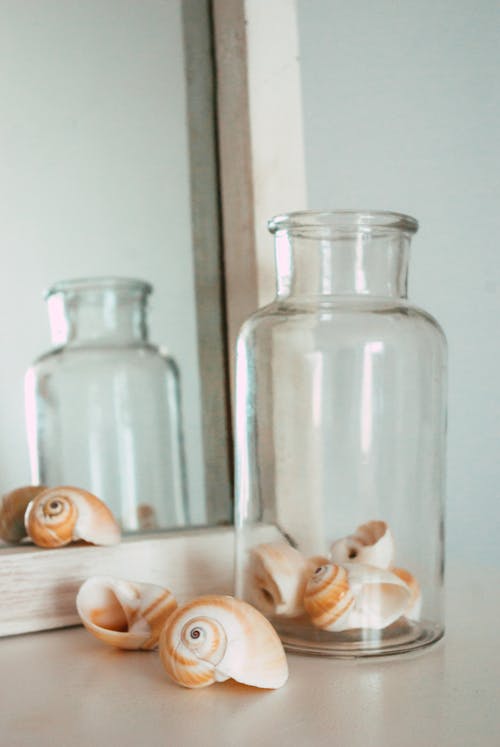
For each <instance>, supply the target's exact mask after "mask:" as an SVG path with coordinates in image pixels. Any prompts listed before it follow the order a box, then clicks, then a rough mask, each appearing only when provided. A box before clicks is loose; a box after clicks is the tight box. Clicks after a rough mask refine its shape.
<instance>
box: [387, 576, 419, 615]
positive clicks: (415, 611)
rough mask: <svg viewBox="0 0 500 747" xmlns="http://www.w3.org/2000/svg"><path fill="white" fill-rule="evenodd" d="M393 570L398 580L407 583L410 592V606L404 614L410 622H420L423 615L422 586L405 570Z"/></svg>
mask: <svg viewBox="0 0 500 747" xmlns="http://www.w3.org/2000/svg"><path fill="white" fill-rule="evenodd" d="M391 570H392V572H393V573H395V574H396V576H397V577H398V578H400V579H401V580H402V581H404V582H405V584H406V585H407V586H408V588H409V590H410V599H409V601H408V606H407V607H406V609H405V610H404V612H403V614H404V615H405V617H407V618H408V619H409V620H420V615H421V613H422V591H421V589H420V584H419V583H418V581H417V579H416V578H415V576H412V574H411V573H410V572H409V571H406V570H405V569H404V568H392V569H391Z"/></svg>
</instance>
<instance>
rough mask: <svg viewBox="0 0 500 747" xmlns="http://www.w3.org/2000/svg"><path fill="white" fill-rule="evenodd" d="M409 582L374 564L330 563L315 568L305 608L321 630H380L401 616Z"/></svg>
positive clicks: (407, 597) (406, 603) (305, 597)
mask: <svg viewBox="0 0 500 747" xmlns="http://www.w3.org/2000/svg"><path fill="white" fill-rule="evenodd" d="M410 597H411V593H410V589H409V588H408V586H407V584H406V583H405V582H404V581H403V580H401V578H399V577H398V576H397V575H395V574H394V573H391V572H390V571H386V570H383V569H380V568H375V567H374V566H367V565H361V564H356V563H351V564H345V565H344V566H339V565H334V564H332V563H327V564H325V565H322V566H319V567H318V568H316V569H315V571H314V573H313V575H312V576H311V578H310V579H309V581H308V582H307V585H306V591H305V596H304V607H305V609H306V612H307V613H308V615H309V616H310V618H311V622H312V623H313V625H315V626H316V627H318V628H321V629H322V630H328V631H333V632H339V631H343V630H349V629H353V628H370V629H372V630H381V629H383V628H386V627H388V626H389V625H391V624H392V623H393V622H395V621H396V620H397V619H398V618H399V617H401V616H402V615H403V614H404V612H405V610H406V608H407V607H408V603H409V601H410Z"/></svg>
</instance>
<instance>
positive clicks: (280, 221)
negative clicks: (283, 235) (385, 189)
mask: <svg viewBox="0 0 500 747" xmlns="http://www.w3.org/2000/svg"><path fill="white" fill-rule="evenodd" d="M267 225H268V228H269V231H270V232H271V233H273V234H274V233H277V232H278V231H288V232H290V233H292V234H295V235H304V234H320V235H321V234H331V233H336V234H337V233H338V234H344V233H345V234H352V233H359V232H367V233H385V232H387V231H392V230H394V231H402V232H404V233H409V234H413V233H416V231H417V230H418V222H417V220H416V219H415V218H412V217H411V216H410V215H405V214H404V213H394V212H390V211H387V210H301V211H297V212H293V213H285V214H283V215H276V216H275V217H274V218H271V220H270V221H269V222H268V224H267Z"/></svg>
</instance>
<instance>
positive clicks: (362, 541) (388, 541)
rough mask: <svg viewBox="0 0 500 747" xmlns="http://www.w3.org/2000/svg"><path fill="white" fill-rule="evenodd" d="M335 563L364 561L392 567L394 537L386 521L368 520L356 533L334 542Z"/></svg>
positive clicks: (331, 549) (332, 547) (377, 565)
mask: <svg viewBox="0 0 500 747" xmlns="http://www.w3.org/2000/svg"><path fill="white" fill-rule="evenodd" d="M330 556H331V559H332V561H333V562H334V563H339V564H343V563H364V564H365V565H373V566H376V567H377V568H385V569H387V568H390V567H391V565H392V563H393V560H394V539H393V536H392V532H391V530H390V529H389V526H388V525H387V523H386V522H385V521H368V522H366V524H361V525H360V526H359V527H358V528H357V529H356V531H355V532H354V534H351V535H349V536H348V537H343V538H342V539H339V540H337V541H336V542H334V543H333V544H332V546H331V548H330Z"/></svg>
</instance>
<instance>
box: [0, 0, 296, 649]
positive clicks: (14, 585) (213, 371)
mask: <svg viewBox="0 0 500 747" xmlns="http://www.w3.org/2000/svg"><path fill="white" fill-rule="evenodd" d="M183 13H184V15H185V29H186V31H185V37H186V50H187V60H186V66H187V75H188V81H189V82H188V85H189V86H191V95H190V96H188V98H189V103H188V105H189V106H192V107H193V111H192V112H191V113H192V115H193V116H192V117H191V116H190V127H191V128H192V131H191V133H190V150H191V152H190V157H191V169H192V171H193V170H194V171H196V170H197V169H199V168H200V164H201V163H202V155H203V149H204V148H206V147H207V142H209V141H210V140H211V139H212V138H216V139H217V143H218V164H217V163H215V162H214V163H213V164H212V166H208V167H207V166H206V165H205V168H209V169H210V168H213V169H214V170H216V171H217V172H218V179H219V185H220V190H219V195H214V194H213V192H211V191H210V190H207V189H204V188H203V184H204V178H203V177H202V178H198V179H197V180H196V181H195V182H194V184H196V185H197V186H195V187H194V188H193V194H192V203H193V241H194V247H195V253H196V262H195V265H196V268H197V277H196V288H197V297H198V301H197V303H198V319H199V321H200V326H201V333H200V351H199V355H200V370H201V371H203V372H204V373H205V377H204V378H203V379H202V390H203V397H202V399H203V402H204V414H203V419H204V423H203V430H204V433H205V435H206V438H205V439H204V440H205V444H206V448H207V447H208V449H209V452H208V454H207V459H206V463H207V464H208V465H209V469H208V470H207V501H208V515H209V517H210V519H211V521H212V523H213V524H217V523H220V522H221V521H223V519H224V517H226V516H227V504H228V501H229V500H230V494H231V482H232V481H231V475H230V463H231V458H230V444H231V432H230V431H231V428H230V423H231V405H230V401H231V397H230V394H229V391H230V389H232V386H230V384H229V382H230V381H232V358H233V351H234V345H235V339H236V336H237V333H238V328H239V326H240V324H241V323H242V321H243V320H244V319H245V318H246V317H247V316H248V315H249V314H251V313H252V312H253V311H254V310H255V309H256V308H257V307H258V306H260V305H262V304H263V303H266V302H268V301H269V300H270V299H271V298H272V297H273V295H274V260H273V254H272V246H271V242H270V239H269V238H268V234H267V229H266V221H267V219H268V218H269V217H270V216H272V215H274V214H276V213H279V212H284V211H289V210H293V209H299V208H304V207H305V206H306V187H305V168H304V149H303V138H302V109H301V94H300V68H299V49H298V30H297V10H296V5H295V0H273V2H272V3H265V2H262V0H211V2H210V0H206V2H202V3H200V2H199V0H184V3H183ZM200 14H210V16H211V23H212V30H213V50H209V49H207V48H205V47H206V45H205V46H204V42H203V39H201V37H197V23H196V20H197V18H199V17H200ZM212 53H213V54H214V57H215V70H216V73H215V93H216V96H215V101H216V110H217V111H216V121H214V123H213V127H214V129H213V130H212V129H211V123H206V122H205V123H204V127H203V128H201V129H200V127H199V120H198V122H197V120H196V109H198V111H201V110H202V109H203V106H201V105H200V101H201V99H203V97H207V96H211V95H212V84H211V82H210V80H209V77H210V73H209V72H208V68H207V73H206V75H203V74H200V72H198V73H196V71H200V70H203V65H200V64H197V63H199V61H200V59H199V56H200V55H202V56H203V55H205V56H207V55H210V54H212ZM206 76H208V77H206ZM205 111H206V109H205ZM209 183H210V174H208V175H206V184H209ZM212 183H213V182H212ZM219 218H220V222H219ZM218 224H219V225H221V226H222V253H221V252H220V249H219V250H218V249H217V248H214V246H213V244H212V245H210V240H209V241H207V240H206V237H207V236H212V237H213V236H216V235H217V225H218ZM212 241H213V239H212ZM221 254H222V263H221V264H222V267H223V270H222V271H221V264H220V263H219V262H218V261H216V260H215V259H214V258H217V257H221ZM222 299H224V301H225V316H224V314H223V313H222V309H223V305H224V304H223V303H222ZM214 325H215V326H216V327H217V328H218V329H219V330H220V334H219V339H220V340H221V344H220V346H219V348H218V349H215V350H214V349H213V347H212V346H210V349H209V347H208V346H207V345H205V346H204V345H203V338H204V335H203V334H202V333H203V331H204V330H206V331H207V335H206V339H212V338H213V335H210V333H209V330H210V329H211V330H212V332H213V328H214ZM207 403H211V407H210V408H207V406H206V405H207ZM217 419H218V422H219V423H220V421H221V419H222V420H223V422H224V428H223V431H222V437H221V438H218V439H214V438H210V437H208V435H209V434H211V433H213V427H214V423H215V422H217ZM208 473H209V474H208ZM232 554H233V531H232V528H231V527H230V526H211V527H204V528H200V529H190V530H187V531H176V532H165V533H162V534H158V535H142V536H134V537H130V538H125V539H124V540H123V541H122V543H121V544H120V545H118V546H116V547H110V548H104V547H90V546H78V545H75V546H70V547H66V548H63V549H61V550H43V549H40V548H36V547H33V546H31V545H24V546H19V547H15V548H12V549H10V550H2V553H1V556H0V592H1V594H2V604H1V605H0V635H11V634H16V633H23V632H28V631H35V630H43V629H48V628H57V627H62V626H65V625H73V624H77V623H78V622H79V620H78V617H77V615H76V609H75V604H74V600H75V593H76V589H77V588H78V586H79V584H80V583H81V582H82V580H83V579H85V578H87V577H89V576H91V575H95V574H104V575H116V576H120V577H125V578H130V579H135V580H143V581H151V582H153V583H159V584H163V585H165V586H167V587H169V588H170V589H172V590H173V591H174V593H175V595H176V597H177V598H178V599H179V600H180V601H183V600H184V599H186V598H188V597H191V596H194V595H196V594H199V593H211V592H219V593H228V592H230V591H231V588H232Z"/></svg>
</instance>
